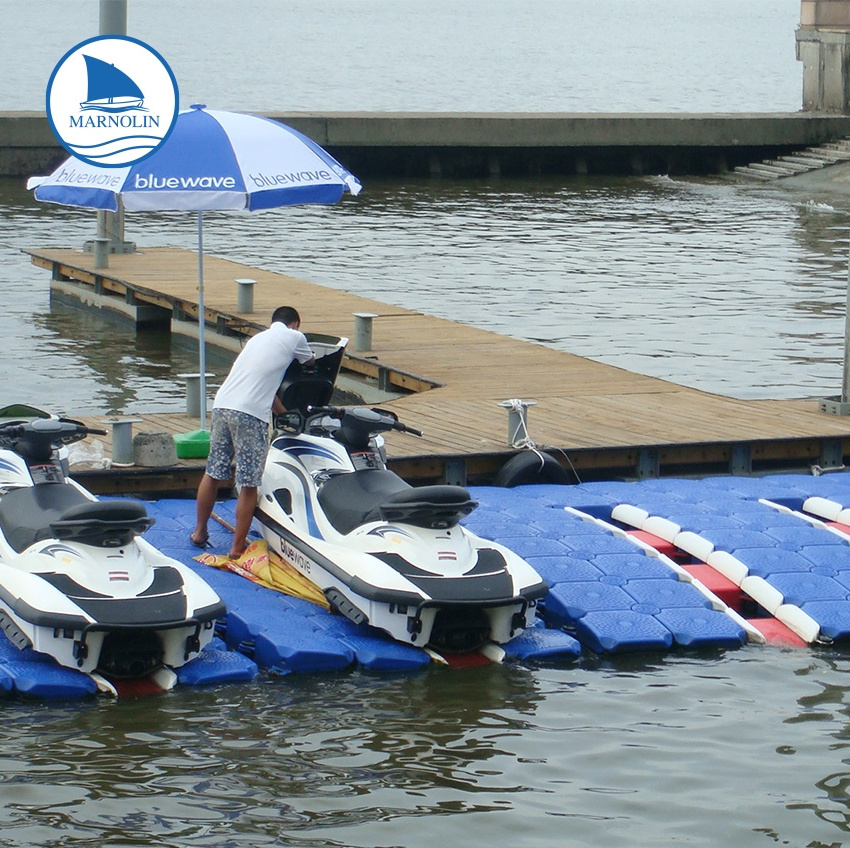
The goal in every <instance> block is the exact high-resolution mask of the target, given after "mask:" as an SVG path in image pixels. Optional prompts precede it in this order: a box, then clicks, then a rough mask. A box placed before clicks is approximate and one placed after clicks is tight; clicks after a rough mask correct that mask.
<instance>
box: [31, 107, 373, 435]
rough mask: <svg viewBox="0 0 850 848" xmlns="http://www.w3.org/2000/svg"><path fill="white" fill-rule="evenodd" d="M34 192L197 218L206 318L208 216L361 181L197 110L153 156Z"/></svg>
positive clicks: (278, 134)
mask: <svg viewBox="0 0 850 848" xmlns="http://www.w3.org/2000/svg"><path fill="white" fill-rule="evenodd" d="M27 187H28V188H31V189H35V198H36V199H37V200H41V201H44V202H46V203H59V204H62V205H64V206H79V207H84V208H88V209H101V210H107V211H113V212H115V211H117V209H118V203H119V200H121V201H122V202H123V204H124V208H125V209H126V210H127V211H128V212H136V211H147V212H164V211H169V210H183V211H194V212H197V213H198V306H199V313H200V315H201V316H203V315H204V275H203V235H202V221H203V212H205V211H213V210H228V209H247V210H249V211H251V210H261V209H273V208H276V207H280V206H296V205H299V204H306V203H325V204H330V203H336V202H337V201H338V200H340V198H341V197H342V195H343V193H344V192H346V191H348V192H350V193H351V194H353V195H356V194H359V192H360V188H361V186H360V182H359V180H358V179H357V178H356V177H355V176H354V175H353V174H351V173H350V172H349V171H347V170H346V169H345V168H344V167H343V166H342V165H340V164H339V162H337V161H336V159H334V158H333V157H332V156H331V155H330V154H328V153H327V152H326V151H325V150H323V149H322V148H321V147H319V145H318V144H316V143H315V142H314V141H311V140H310V139H309V138H307V136H305V135H302V134H301V133H299V132H298V131H296V130H294V129H292V127H288V126H286V124H281V123H279V122H277V121H273V120H270V119H269V118H262V117H259V116H256V115H246V114H242V113H239V112H220V111H215V110H212V109H207V108H205V107H204V106H192V107H191V108H190V109H187V110H186V111H183V112H180V113H179V114H178V116H177V121H176V122H175V124H174V129H173V130H172V131H171V134H170V135H169V136H168V138H167V139H166V141H165V142H164V143H163V144H162V145H161V146H160V147H159V148H158V149H157V150H156V151H155V152H154V153H152V154H151V155H150V156H148V157H147V158H145V159H143V160H142V161H141V162H137V163H136V164H135V165H129V166H126V167H120V168H110V167H98V166H97V165H91V164H88V163H86V162H83V161H82V160H80V159H77V158H75V157H73V156H72V157H71V158H70V159H68V160H66V161H65V162H63V163H62V164H61V165H60V166H59V167H58V168H57V169H56V170H55V171H54V172H53V173H52V174H51V175H50V176H49V177H32V178H30V180H29V182H28V183H27ZM199 347H200V356H199V359H200V363H199V364H200V382H201V425H202V427H204V428H205V427H206V375H205V371H206V355H205V343H204V321H203V319H202V320H200V321H199Z"/></svg>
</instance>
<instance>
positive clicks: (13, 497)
mask: <svg viewBox="0 0 850 848" xmlns="http://www.w3.org/2000/svg"><path fill="white" fill-rule="evenodd" d="M15 409H23V410H25V411H27V410H32V411H33V412H35V413H38V412H39V411H38V410H34V408H32V407H30V408H26V407H17V408H16V407H9V408H7V410H3V411H2V412H0V627H2V630H3V632H4V633H5V634H6V636H7V637H8V638H9V639H10V640H11V641H12V642H13V644H15V645H16V646H18V647H19V648H21V649H24V648H27V647H32V648H34V649H35V650H36V651H40V652H42V653H45V654H49V655H50V656H52V657H53V658H54V659H55V660H56V661H57V662H59V663H60V664H61V665H63V666H67V667H69V668H74V669H78V670H80V671H82V672H85V673H88V674H93V675H96V676H99V677H102V678H106V680H118V681H120V680H127V679H137V678H142V677H146V676H148V675H150V674H151V673H154V672H157V671H158V670H162V669H174V668H177V667H179V666H182V665H183V664H184V663H186V662H188V661H189V660H191V659H193V658H194V657H196V656H197V655H198V654H199V653H200V652H201V651H202V650H203V648H204V647H205V646H206V645H207V644H208V643H209V642H210V640H211V639H212V637H213V635H214V626H215V622H216V619H218V618H221V617H222V616H224V615H225V612H226V610H225V606H224V604H223V602H222V601H221V599H220V598H219V597H218V595H217V594H216V593H215V592H214V591H213V590H212V589H211V588H210V587H209V586H208V585H207V584H206V583H205V582H204V581H203V580H202V579H201V578H200V577H198V576H197V575H196V574H195V573H194V572H193V571H192V570H191V569H189V568H187V567H186V566H184V565H182V564H181V563H179V562H177V561H176V560H173V559H171V558H170V557H167V556H165V555H164V554H162V553H161V552H160V551H158V550H157V549H156V548H154V547H153V546H152V545H150V544H149V543H148V542H146V541H145V540H144V539H143V538H141V534H142V533H143V532H144V531H145V530H146V529H147V528H148V527H150V526H151V524H153V521H154V519H153V518H151V517H149V516H148V514H147V510H146V509H145V506H144V504H142V503H140V502H138V501H131V500H113V501H108V500H107V501H99V500H97V499H96V498H95V497H94V496H93V495H91V494H90V493H89V492H87V491H86V490H85V489H84V488H83V487H82V486H80V485H79V484H77V483H76V482H75V481H74V480H72V479H70V477H68V476H67V468H66V466H65V463H64V462H63V461H62V460H61V458H60V454H59V451H60V450H64V451H65V452H66V453H67V449H66V447H65V446H67V445H69V444H71V443H73V442H77V441H79V440H81V439H84V438H85V437H86V436H87V435H88V434H90V433H100V434H103V433H104V431H102V430H93V429H89V428H87V427H86V426H85V425H83V424H82V423H81V422H78V421H73V420H71V419H65V418H56V417H54V416H51V417H39V418H35V419H34V420H30V419H26V418H22V419H17V420H16V419H14V418H12V419H11V420H10V419H9V417H8V415H9V411H8V410H15ZM4 415H5V416H6V417H5V418H3V416H4Z"/></svg>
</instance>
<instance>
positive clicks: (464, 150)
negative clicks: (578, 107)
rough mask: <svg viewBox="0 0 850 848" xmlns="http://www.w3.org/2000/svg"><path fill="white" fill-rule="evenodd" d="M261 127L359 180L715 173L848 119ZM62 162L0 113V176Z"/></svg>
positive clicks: (50, 146)
mask: <svg viewBox="0 0 850 848" xmlns="http://www.w3.org/2000/svg"><path fill="white" fill-rule="evenodd" d="M848 3H850V0H848ZM269 117H272V118H275V119H278V120H281V121H283V122H284V123H287V124H289V125H291V126H293V127H295V128H296V129H299V130H300V131H302V132H303V133H305V134H306V135H308V136H309V137H310V138H312V139H314V140H315V141H316V142H318V143H319V144H321V145H322V146H323V147H326V148H327V149H328V150H329V151H330V152H331V153H333V154H334V155H335V156H336V157H337V158H338V159H339V160H340V161H341V162H343V163H344V164H345V165H346V166H348V167H350V168H351V169H352V170H353V171H354V173H356V174H358V175H361V176H364V177H368V176H382V175H386V176H396V177H416V178H418V177H423V176H424V177H428V176H429V175H430V176H439V175H445V176H453V177H480V176H495V175H498V174H504V175H538V174H584V173H670V174H702V173H716V172H719V171H724V170H727V169H731V168H733V167H735V166H736V165H743V164H748V163H750V162H752V161H755V160H760V159H765V158H769V157H772V156H775V155H778V154H780V153H787V152H791V151H792V150H799V149H802V148H805V147H807V146H809V145H815V144H820V143H823V142H825V141H829V140H832V139H835V138H840V137H843V136H848V135H850V116H847V115H843V114H816V113H812V112H795V113H767V114H738V113H734V114H725V115H721V114H687V113H675V114H642V113H641V114H598V113H590V114H542V113H531V114H511V113H495V114H465V113H450V114H430V113H429V114H425V113H421V114H420V113H399V114H394V113H385V112H380V113H374V114H371V113H368V114H367V113H329V114H310V113H279V114H272V115H270V116H269ZM64 158H66V154H65V152H64V150H63V149H62V148H61V147H60V146H59V144H58V142H57V141H56V139H55V137H54V135H53V133H52V132H51V130H50V127H49V124H48V122H47V118H46V117H45V115H44V114H43V113H35V112H5V113H0V176H14V177H27V176H31V175H34V174H45V173H49V172H50V171H51V170H52V169H53V168H54V167H55V166H56V165H58V164H59V163H60V162H61V161H62V160H63V159H64Z"/></svg>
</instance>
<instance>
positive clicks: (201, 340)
mask: <svg viewBox="0 0 850 848" xmlns="http://www.w3.org/2000/svg"><path fill="white" fill-rule="evenodd" d="M205 330H206V320H205V313H204V213H203V212H201V211H200V210H199V211H198V361H199V368H198V370H199V371H200V375H201V384H200V395H201V396H200V401H201V428H200V429H201V430H206V429H207V351H206V343H205Z"/></svg>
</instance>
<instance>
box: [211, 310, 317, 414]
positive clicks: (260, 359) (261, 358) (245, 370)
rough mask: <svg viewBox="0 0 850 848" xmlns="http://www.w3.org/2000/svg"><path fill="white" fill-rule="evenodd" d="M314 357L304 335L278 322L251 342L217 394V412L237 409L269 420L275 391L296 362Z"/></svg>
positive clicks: (243, 349)
mask: <svg viewBox="0 0 850 848" xmlns="http://www.w3.org/2000/svg"><path fill="white" fill-rule="evenodd" d="M312 356H313V351H312V349H311V348H310V345H309V343H308V341H307V337H306V336H305V335H304V333H302V332H301V331H300V330H293V329H292V328H291V327H287V326H286V324H282V323H280V321H276V322H275V323H274V324H272V325H271V327H269V328H268V330H263V331H262V332H260V333H257V335H256V336H252V337H251V338H250V339H248V341H247V343H246V344H245V347H244V348H242V351H241V352H240V354H239V356H237V357H236V361H235V362H234V363H233V366H232V367H231V369H230V373H229V374H228V375H227V379H226V380H225V381H224V382H223V383H222V384H221V388H220V389H219V390H218V392H216V396H215V400H214V401H213V409H219V408H221V409H237V410H239V411H240V412H247V413H248V415H253V416H254V418H259V419H260V421H268V420H269V415H270V414H271V410H272V403H273V401H274V396H275V392H276V391H277V390H278V388H279V387H280V381H281V380H282V379H283V375H284V373H285V371H286V369H287V368H289V366H290V364H291V362H292V360H293V359H297V360H298V361H299V362H307V361H308V360H310V359H311V358H312Z"/></svg>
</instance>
